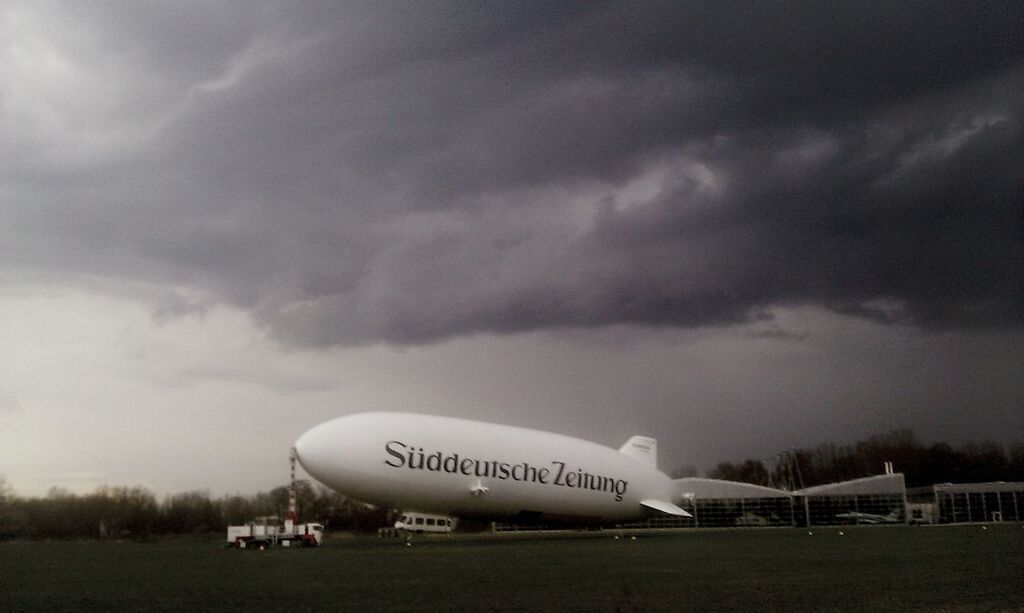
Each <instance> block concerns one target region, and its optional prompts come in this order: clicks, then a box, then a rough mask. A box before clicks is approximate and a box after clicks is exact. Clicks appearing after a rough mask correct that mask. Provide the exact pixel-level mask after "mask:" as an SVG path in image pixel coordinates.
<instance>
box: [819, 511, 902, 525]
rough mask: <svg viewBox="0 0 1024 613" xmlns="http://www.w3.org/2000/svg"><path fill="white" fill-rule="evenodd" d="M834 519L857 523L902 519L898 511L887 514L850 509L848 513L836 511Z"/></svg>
mask: <svg viewBox="0 0 1024 613" xmlns="http://www.w3.org/2000/svg"><path fill="white" fill-rule="evenodd" d="M836 519H843V520H846V521H852V522H854V523H857V524H898V523H900V522H901V521H903V519H902V518H901V517H900V516H899V512H898V511H893V512H891V513H889V514H888V515H878V514H875V513H859V512H857V511H850V512H848V513H837V514H836Z"/></svg>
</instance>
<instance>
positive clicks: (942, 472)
mask: <svg viewBox="0 0 1024 613" xmlns="http://www.w3.org/2000/svg"><path fill="white" fill-rule="evenodd" d="M885 462H892V463H893V465H894V467H895V469H896V471H897V472H902V473H904V476H905V478H906V483H907V486H908V487H915V486H919V485H930V484H933V483H946V482H951V483H972V482H982V481H1024V441H1021V442H1017V443H1014V444H1012V445H1010V446H1009V447H1008V448H1004V447H1003V446H1001V445H999V444H997V443H993V442H990V441H985V442H980V443H967V444H965V445H963V446H961V447H959V448H955V449H954V448H953V447H951V446H950V445H948V444H946V443H935V444H933V445H930V446H925V445H922V444H921V443H919V442H918V441H917V439H916V438H915V437H914V434H913V433H912V432H911V431H909V430H896V431H893V432H890V433H888V434H881V435H876V436H872V437H870V438H868V439H867V440H865V441H861V442H858V443H856V444H853V445H835V444H831V443H830V444H825V445H819V446H818V447H815V448H810V449H795V450H791V451H786V452H783V453H780V454H778V455H776V456H774V457H773V458H769V459H767V460H760V459H758V460H754V459H747V460H744V461H742V462H740V463H738V464H732V463H729V462H722V463H720V464H718V465H717V466H715V467H714V468H713V469H711V470H710V471H708V472H707V476H708V477H710V478H715V479H726V480H730V481H743V482H746V483H754V484H758V485H767V486H773V487H780V488H783V489H789V490H793V489H799V488H801V487H810V486H812V485H819V484H823V483H834V482H836V481H845V480H848V479H856V478H859V477H867V476H870V475H877V474H880V473H882V472H883V466H884V463H885ZM695 475H696V471H695V470H694V469H693V468H692V467H683V468H680V469H677V470H676V471H673V475H672V476H673V477H684V476H695ZM296 494H297V496H296V500H297V503H298V505H297V506H298V517H299V521H300V522H306V521H316V522H322V523H324V524H325V525H326V526H327V528H328V529H329V530H350V531H370V530H376V529H377V528H378V527H380V526H383V525H386V524H387V523H388V522H389V520H390V519H391V518H390V517H389V516H388V511H387V510H386V509H377V508H374V507H372V506H369V505H365V504H362V503H359V502H356V501H354V500H351V499H348V498H346V497H345V496H343V495H341V494H338V493H337V492H334V491H333V490H330V489H328V488H325V487H322V486H313V485H312V484H310V483H309V482H308V481H305V480H300V481H298V482H297V483H296ZM287 509H288V488H286V487H284V486H281V487H276V488H274V489H272V490H270V491H269V492H260V493H257V494H254V495H250V496H243V495H240V494H235V495H230V496H222V497H219V498H215V497H211V496H210V494H209V493H208V492H204V491H191V492H182V493H179V494H174V495H171V496H167V497H165V498H163V499H162V500H157V498H156V496H155V495H154V494H153V493H152V492H151V491H149V490H148V489H146V488H143V487H109V486H102V487H100V488H98V489H96V491H94V492H93V493H91V494H84V495H77V494H73V493H70V492H68V491H66V490H62V489H58V488H54V489H52V490H50V492H49V494H48V495H47V496H45V497H42V498H22V497H19V496H17V495H15V494H14V492H12V491H11V490H10V488H9V487H6V485H5V483H4V481H3V479H2V478H0V540H3V539H13V538H81V537H99V538H134V539H141V540H144V539H148V538H151V537H153V536H155V535H162V534H206V533H216V532H224V531H225V529H226V527H227V526H229V525H242V524H245V523H247V522H250V521H253V520H255V519H258V518H283V517H284V516H285V514H286V512H287Z"/></svg>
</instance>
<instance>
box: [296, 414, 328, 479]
mask: <svg viewBox="0 0 1024 613" xmlns="http://www.w3.org/2000/svg"><path fill="white" fill-rule="evenodd" d="M326 426H327V424H321V425H319V426H316V427H314V428H310V429H309V430H307V431H306V432H305V433H304V434H303V435H302V436H300V437H299V440H297V441H295V455H296V456H298V458H299V463H300V464H302V467H303V468H304V469H306V472H308V473H309V474H310V475H312V476H313V477H315V478H317V479H321V477H322V476H323V475H324V472H326V470H327V467H328V465H329V464H330V458H331V444H330V443H331V436H330V432H329V430H330V429H329V428H327V427H326ZM321 480H322V479H321Z"/></svg>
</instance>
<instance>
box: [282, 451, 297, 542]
mask: <svg viewBox="0 0 1024 613" xmlns="http://www.w3.org/2000/svg"><path fill="white" fill-rule="evenodd" d="M296 459H298V455H297V454H296V452H295V448H294V447H292V449H291V452H290V453H289V454H288V464H289V468H290V469H291V478H290V479H289V481H288V516H287V517H286V518H285V519H286V521H289V522H291V523H292V525H295V522H296V521H297V520H298V517H297V515H298V514H297V508H298V501H297V500H296V499H297V497H298V491H297V489H296V487H295V460H296Z"/></svg>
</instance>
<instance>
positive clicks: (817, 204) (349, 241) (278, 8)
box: [0, 0, 1024, 495]
mask: <svg viewBox="0 0 1024 613" xmlns="http://www.w3.org/2000/svg"><path fill="white" fill-rule="evenodd" d="M1022 203H1024V4H1021V3H1020V2H1005V3H999V2H991V3H988V2H985V3H966V2H950V3H943V2H933V1H929V2H920V3H917V2H878V3H871V2H857V3H849V2H841V3H821V2H807V3H785V4H779V5H777V6H773V5H771V4H765V3H737V4H728V3H697V2H695V3H683V2H675V1H673V2H667V3H664V4H661V3H656V2H641V3H625V2H611V3H599V2H587V3H582V4H578V5H577V4H573V3H564V2H560V3H552V2H537V3H528V2H515V3H478V2H466V3H441V2H423V3H420V2H397V3H384V2H359V3H319V2H317V3H313V2H294V1H291V0H289V1H287V2H280V3H275V2H248V1H245V2H242V1H239V2H186V1H176V2H156V1H154V2H142V1H131V2H129V1H124V2H67V3H60V2H57V3H51V2H42V1H38V0H31V1H25V2H21V1H18V0H8V1H6V2H4V3H3V4H2V5H0V477H4V478H6V480H7V483H8V484H9V485H10V486H12V487H13V488H14V489H15V491H16V492H17V493H19V494H22V495H42V494H45V493H46V491H47V490H48V489H49V488H50V487H53V486H60V487H67V488H69V489H71V490H73V491H90V490H91V489H92V488H94V487H95V486H96V485H98V484H101V483H106V484H113V485H136V484H138V485H144V486H146V487H149V488H152V489H153V490H154V491H155V492H157V493H158V494H161V495H162V494H165V493H172V492H178V491H183V490H191V489H208V490H209V491H210V492H211V493H212V494H214V495H220V494H223V493H233V492H242V493H250V492H254V491H256V490H258V489H267V488H270V487H273V486H276V485H279V484H281V483H283V482H284V481H285V480H286V478H287V461H286V459H287V453H288V448H289V447H290V446H291V444H292V442H293V441H294V440H295V438H296V437H297V436H298V435H299V434H301V433H302V432H303V431H304V430H305V429H307V428H309V427H311V426H313V425H315V424H317V423H319V422H322V421H325V420H327V419H329V418H332V417H336V416H340V415H346V414H350V413H355V412H360V411H368V410H373V411H376V410H400V411H414V412H423V413H431V414H437V415H453V416H461V417H471V418H478V419H482V420H487V421H494V422H499V423H506V424H513V425H519V426H526V427H534V428H541V429H550V430H554V431H557V432H560V433H564V434H569V435H573V436H579V437H582V438H587V439H590V440H593V441H596V442H599V443H602V444H606V445H609V446H614V447H618V446H619V445H620V444H622V443H623V442H624V441H625V440H626V439H627V438H629V436H631V435H633V434H647V435H651V436H655V437H657V438H658V439H659V452H660V460H661V461H660V464H661V467H662V468H663V469H665V470H671V469H672V468H674V467H677V466H680V465H683V464H692V465H696V466H697V467H699V468H700V469H701V470H705V469H707V468H710V467H712V466H713V465H714V464H715V463H717V462H719V461H722V460H732V461H737V460H742V459H743V458H746V457H768V456H769V455H771V454H773V453H776V452H778V451H780V450H782V449H786V448H791V447H797V446H807V445H816V444H818V443H821V442H824V441H833V442H837V443H849V442H854V441H856V440H857V439H858V438H861V437H864V436H867V435H870V434H872V433H879V432H886V431H889V430H891V429H894V428H912V429H913V430H914V431H915V432H916V433H917V434H918V436H919V438H920V439H921V440H922V441H923V442H926V443H928V442H934V441H937V440H944V441H948V442H951V443H954V444H957V443H961V442H964V441H966V440H972V439H974V440H978V439H994V440H996V441H999V442H1008V441H1010V440H1013V439H1021V438H1024V204H1022ZM898 468H899V467H897V469H898ZM879 469H881V467H879Z"/></svg>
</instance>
